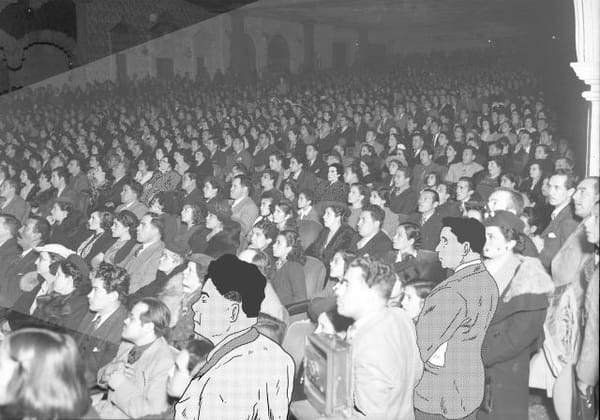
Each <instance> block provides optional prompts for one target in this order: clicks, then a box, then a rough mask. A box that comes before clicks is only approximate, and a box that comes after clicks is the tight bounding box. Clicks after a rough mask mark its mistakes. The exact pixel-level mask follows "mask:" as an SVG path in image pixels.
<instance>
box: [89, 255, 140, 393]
mask: <svg viewBox="0 0 600 420" xmlns="http://www.w3.org/2000/svg"><path fill="white" fill-rule="evenodd" d="M128 290H129V274H127V271H126V270H125V269H124V268H122V267H117V266H116V265H112V264H108V263H105V262H101V263H100V266H99V267H98V268H97V269H96V270H95V271H94V273H93V277H92V290H91V292H90V293H89V294H88V301H89V305H90V311H89V312H88V314H87V315H86V316H85V317H84V318H83V320H82V321H81V324H80V325H79V327H78V328H77V331H78V332H79V334H80V335H79V336H78V339H77V346H78V347H79V354H81V358H82V359H83V361H84V363H85V367H86V378H87V379H88V384H89V385H90V386H92V385H94V384H95V383H96V378H97V375H98V370H99V369H100V368H101V367H102V366H105V365H107V364H108V363H109V362H110V361H111V360H112V359H113V358H114V357H115V356H116V355H117V349H118V348H119V344H120V342H121V332H122V331H123V322H124V321H125V319H126V318H127V315H128V312H127V308H126V306H125V304H126V302H127V291H128Z"/></svg>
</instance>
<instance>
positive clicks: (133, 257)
mask: <svg viewBox="0 0 600 420" xmlns="http://www.w3.org/2000/svg"><path fill="white" fill-rule="evenodd" d="M163 232H164V224H163V222H162V220H161V219H160V217H159V216H158V215H156V214H154V213H147V214H146V215H145V216H144V217H142V220H140V224H139V225H138V227H137V240H138V242H140V244H139V245H136V246H135V247H133V249H132V250H131V252H130V253H129V255H128V256H127V257H125V259H124V260H123V261H122V262H121V263H120V264H119V265H120V266H121V267H123V268H125V269H126V270H127V272H128V273H129V276H130V282H129V291H128V292H129V293H135V292H136V291H137V290H138V289H139V288H141V287H143V286H145V285H147V284H148V283H150V282H151V281H153V280H154V279H155V278H156V271H157V270H158V264H159V261H160V257H161V255H162V253H163V250H164V249H165V244H164V242H163V241H162V236H163Z"/></svg>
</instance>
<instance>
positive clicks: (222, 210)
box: [206, 200, 232, 222]
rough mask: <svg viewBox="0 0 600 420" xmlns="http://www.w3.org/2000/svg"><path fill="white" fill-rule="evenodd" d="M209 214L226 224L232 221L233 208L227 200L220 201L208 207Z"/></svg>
mask: <svg viewBox="0 0 600 420" xmlns="http://www.w3.org/2000/svg"><path fill="white" fill-rule="evenodd" d="M206 210H207V211H208V213H211V214H214V215H215V216H217V219H219V220H220V221H221V222H226V221H228V220H230V219H231V214H232V213H231V208H230V207H229V203H227V202H226V201H225V200H219V201H216V202H215V203H211V204H209V205H208V206H206Z"/></svg>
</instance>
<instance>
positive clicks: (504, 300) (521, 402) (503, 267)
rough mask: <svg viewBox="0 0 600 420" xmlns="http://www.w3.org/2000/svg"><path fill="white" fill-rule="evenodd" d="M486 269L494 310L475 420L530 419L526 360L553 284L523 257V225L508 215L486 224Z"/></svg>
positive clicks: (535, 263)
mask: <svg viewBox="0 0 600 420" xmlns="http://www.w3.org/2000/svg"><path fill="white" fill-rule="evenodd" d="M484 224H485V225H486V243H485V246H484V249H483V254H484V256H485V258H486V260H485V264H486V267H487V269H488V271H489V272H490V274H491V275H492V276H493V277H494V280H495V281H496V285H497V286H498V291H499V299H498V306H497V308H496V312H495V314H494V317H493V319H492V321H491V324H490V326H489V328H488V330H487V333H486V336H485V339H484V341H483V348H482V351H481V355H482V358H483V364H484V366H485V373H486V388H485V394H484V399H483V403H482V407H481V409H480V411H479V414H478V417H477V418H479V419H515V420H519V419H523V420H526V419H527V416H528V396H529V393H528V389H529V388H528V385H529V384H528V381H529V359H530V356H531V354H532V353H533V352H534V351H535V350H536V349H537V348H538V346H539V344H540V338H541V336H542V328H543V324H544V319H545V317H546V308H547V307H548V294H549V293H551V292H552V291H553V290H554V285H553V283H552V279H551V278H550V276H549V275H548V274H547V273H546V271H545V269H544V267H543V266H542V264H541V262H540V261H539V259H537V258H531V257H524V256H522V255H521V254H520V253H521V252H522V250H523V245H524V242H523V238H522V236H523V222H522V221H521V219H519V218H518V217H517V216H515V215H513V214H512V213H509V212H506V211H496V213H495V215H494V217H491V218H489V219H487V220H486V221H485V222H484Z"/></svg>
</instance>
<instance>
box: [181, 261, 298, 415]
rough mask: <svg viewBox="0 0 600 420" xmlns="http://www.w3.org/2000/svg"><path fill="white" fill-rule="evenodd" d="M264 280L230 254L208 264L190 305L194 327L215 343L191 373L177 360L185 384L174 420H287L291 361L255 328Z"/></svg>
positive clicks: (290, 385) (290, 393) (255, 269)
mask: <svg viewBox="0 0 600 420" xmlns="http://www.w3.org/2000/svg"><path fill="white" fill-rule="evenodd" d="M265 284H266V279H265V277H264V276H263V275H262V274H261V273H260V272H259V271H258V269H257V268H256V266H255V265H253V264H249V263H246V262H243V261H241V260H239V259H238V258H237V257H235V256H233V255H224V256H222V257H221V258H219V259H217V260H215V261H213V262H211V263H210V265H209V266H208V273H207V275H206V281H205V283H204V285H203V286H202V294H201V296H200V298H199V299H198V300H197V301H196V302H195V303H194V304H193V306H192V309H193V311H194V324H195V325H194V332H195V333H196V334H198V335H201V336H202V337H204V338H206V339H208V340H209V341H211V342H212V343H213V344H214V346H215V348H214V349H213V351H211V352H210V353H209V355H208V360H207V362H206V364H205V365H204V366H203V367H202V369H201V370H200V372H198V374H197V375H196V376H195V377H193V378H192V376H191V374H190V372H189V371H188V369H187V363H177V364H176V368H175V373H174V375H175V376H177V375H178V376H180V378H181V377H183V381H184V382H189V385H188V387H187V388H186V390H185V391H184V393H183V395H182V397H181V398H180V400H179V401H178V402H177V403H176V404H175V419H178V420H180V419H200V420H205V419H206V420H212V419H242V418H244V419H245V418H257V419H258V418H260V419H263V418H264V419H266V418H270V419H279V420H285V419H287V416H288V411H289V403H290V400H291V397H292V386H293V378H294V362H293V360H292V358H291V356H290V355H289V354H287V353H286V352H285V351H284V350H283V349H282V348H281V347H280V346H279V344H277V343H276V342H275V341H273V340H271V339H269V338H267V337H265V336H263V335H262V334H260V333H259V332H258V331H257V330H256V328H255V326H256V323H257V320H258V313H259V311H260V306H261V303H262V301H263V300H264V298H265V293H264V290H265ZM183 351H184V352H186V350H183ZM186 353H187V352H186ZM184 355H185V353H184ZM179 360H185V357H183V358H180V359H179ZM232 380H234V381H235V383H237V384H239V385H240V386H232Z"/></svg>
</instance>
